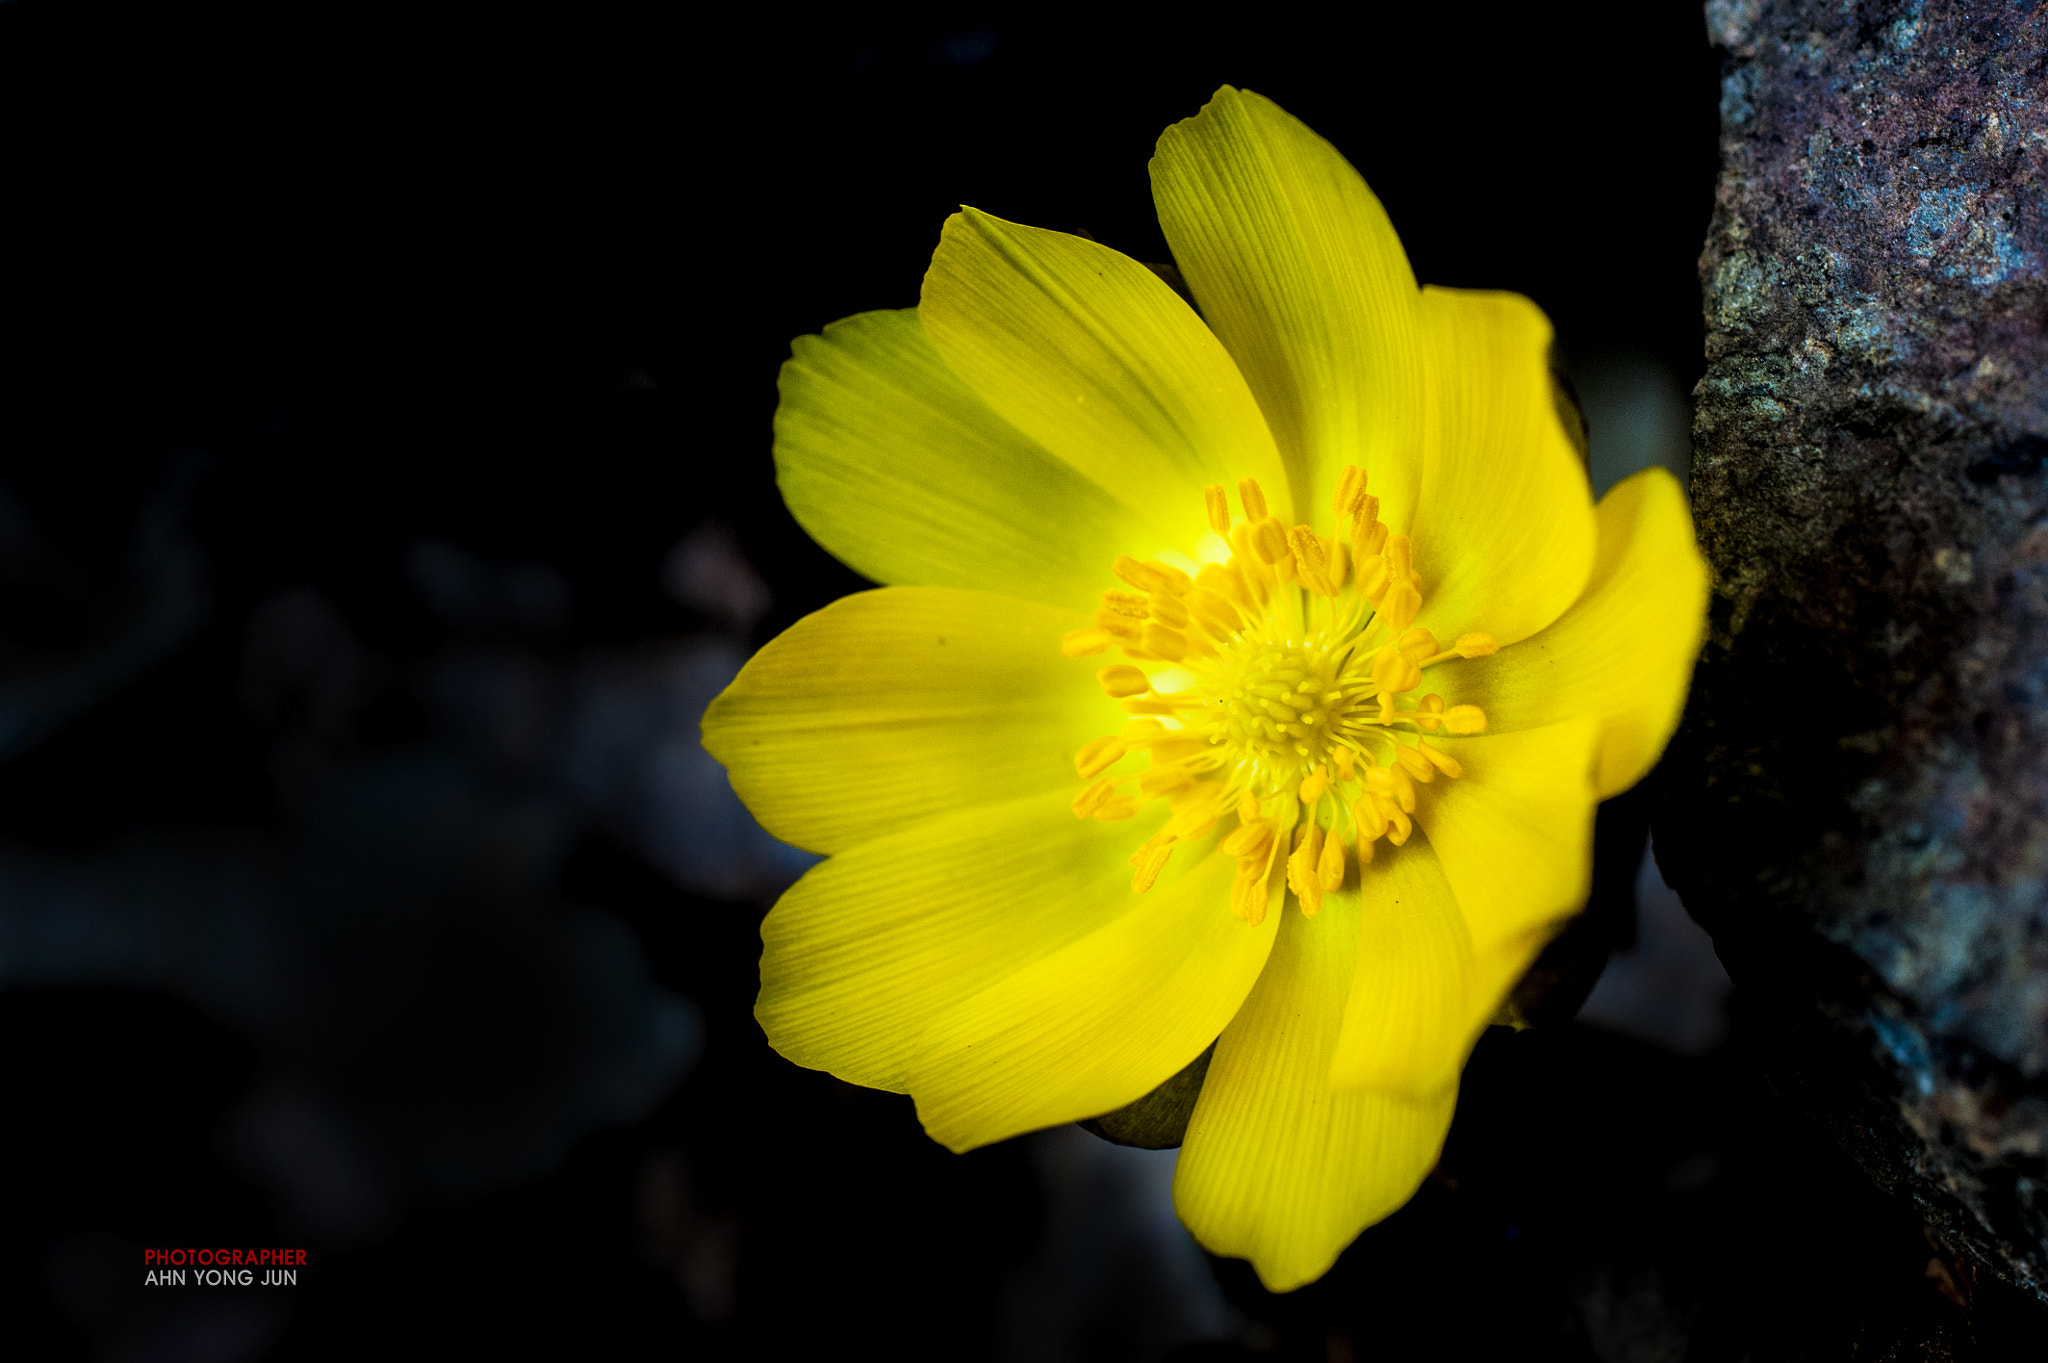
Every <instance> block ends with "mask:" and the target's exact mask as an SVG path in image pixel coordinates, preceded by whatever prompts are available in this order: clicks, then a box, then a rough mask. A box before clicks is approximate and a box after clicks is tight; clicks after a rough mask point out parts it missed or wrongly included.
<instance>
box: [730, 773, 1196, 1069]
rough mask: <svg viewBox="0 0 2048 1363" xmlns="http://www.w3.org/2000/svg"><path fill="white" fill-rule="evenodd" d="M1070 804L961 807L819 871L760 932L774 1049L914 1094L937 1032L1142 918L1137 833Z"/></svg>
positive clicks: (758, 1008) (1047, 798) (1042, 799)
mask: <svg viewBox="0 0 2048 1363" xmlns="http://www.w3.org/2000/svg"><path fill="white" fill-rule="evenodd" d="M1070 798H1071V796H1070V793H1069V792H1067V791H1064V790H1060V791H1054V792H1052V793H1051V794H1050V795H1032V796H1028V797H1026V798H1024V799H1021V800H1012V801H1010V802H1008V803H1006V804H1000V805H990V806H985V807H983V808H980V809H971V810H961V811H959V812H957V813H954V814H949V815H946V816H943V817H941V818H936V819H931V820H927V821H926V822H924V823H921V824H917V825H915V826H913V827H910V828H907V829H904V830H903V831H901V832H898V833H893V834H891V835H889V836H887V837H883V838H877V839H876V840H874V841H872V842H867V843H863V844H861V845H860V846H859V847H856V848H854V849H852V850H851V851H847V852H841V853H840V854H839V855H837V856H835V857H833V858H831V859H830V860H828V861H826V862H825V863H824V864H823V865H821V866H818V867H815V868H813V869H812V870H811V872H810V873H809V874H808V875H806V876H805V877H804V878H803V879H802V880H800V881H798V882H797V883H796V885H795V886H794V887H793V888H791V889H790V891H789V892H788V893H787V894H785V895H783V896H782V899H781V901H780V902H778V903H777V904H776V906H775V908H774V909H773V910H772V911H770V913H769V914H768V917H767V918H766V919H765V920H764V921H763V922H762V924H761V940H762V943H763V948H764V949H763V951H762V953H761V995H760V998H759V1000H758V1001H757V1002H756V1003H755V1005H754V1016H755V1018H756V1019H758V1020H759V1022H760V1024H761V1030H762V1031H764V1032H766V1033H767V1034H768V1042H769V1044H770V1045H772V1046H774V1047H775V1049H776V1050H778V1051H780V1052H781V1053H782V1054H783V1055H785V1056H787V1057H788V1058H789V1059H791V1060H793V1061H795V1062H796V1063H797V1064H799V1065H804V1066H808V1067H809V1068H811V1069H820V1070H829V1071H831V1072H832V1073H833V1074H836V1075H838V1076H839V1077H840V1078H841V1079H845V1080H848V1081H850V1082H852V1083H856V1084H865V1085H867V1086H868V1087H870V1088H885V1089H893V1090H895V1091H897V1092H899V1093H900V1092H906V1091H908V1089H909V1087H910V1065H911V1060H912V1058H913V1057H914V1056H915V1055H916V1053H917V1048H918V1037H919V1034H920V1033H921V1032H922V1031H923V1029H924V1027H925V1025H926V1024H927V1023H929V1022H930V1021H932V1020H933V1019H934V1018H936V1017H938V1016H940V1015H941V1014H944V1013H946V1012H947V1011H949V1010H950V1009H952V1008H954V1007H955V1006H957V1005H958V1004H959V1003H960V1002H961V1001H962V1000H963V999H966V998H970V997H972V996H973V995H974V994H976V993H978V992H979V991H980V990H982V989H984V988H987V987H988V986H989V985H992V984H995V983H997V982H998V981H1000V980H1002V979H1003V978H1005V977H1006V976H1009V975H1012V974H1014V973H1016V972H1017V971H1018V970H1021V969H1023V968H1024V967H1025V966H1027V965H1030V964H1031V963H1032V962H1033V961H1036V960H1040V959H1042V958H1044V957H1046V956H1049V955H1051V954H1052V953H1053V952H1055V951H1058V950H1059V949H1060V948H1061V947H1063V946H1065V945H1067V944H1068V943H1069V942H1072V941H1074V940H1075V939H1077V938H1079V937H1083V936H1085V935H1087V934H1088V933H1090V932H1092V931H1094V930H1095V929H1097V928H1099V927H1101V926H1102V925H1103V924H1104V923H1107V922H1110V921H1113V920H1115V919H1116V918H1117V917H1118V916H1120V915H1122V914H1123V913H1125V912H1127V911H1129V910H1130V908H1131V907H1132V905H1133V903H1134V902H1135V901H1136V899H1137V896H1136V895H1134V894H1133V893H1132V892H1131V868H1130V866H1129V865H1128V864H1127V862H1128V860H1129V857H1130V854H1131V848H1132V847H1133V846H1134V845H1135V843H1136V842H1137V841H1138V839H1137V837H1136V836H1134V834H1133V831H1132V826H1131V825H1130V824H1128V823H1123V824H1111V823H1100V822H1097V821H1095V820H1093V819H1076V818H1075V817H1074V815H1073V812H1072V811H1071V810H1070V809H1068V807H1067V805H1068V801H1069V799H1070ZM1168 869H1169V873H1170V872H1171V870H1172V867H1171V864H1170V863H1169V868H1168ZM1161 888H1163V886H1162V887H1155V889H1154V893H1159V892H1160V889H1161Z"/></svg>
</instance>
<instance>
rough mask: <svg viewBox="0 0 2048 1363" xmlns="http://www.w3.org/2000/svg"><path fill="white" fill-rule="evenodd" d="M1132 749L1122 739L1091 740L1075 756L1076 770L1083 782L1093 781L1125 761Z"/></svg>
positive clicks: (1104, 738)
mask: <svg viewBox="0 0 2048 1363" xmlns="http://www.w3.org/2000/svg"><path fill="white" fill-rule="evenodd" d="M1129 751H1130V748H1129V746H1128V745H1127V744H1125V742H1124V741H1123V740H1122V739H1121V738H1116V737H1113V736H1104V737H1102V738H1091V739H1089V740H1088V741H1087V742H1086V743H1084V744H1082V745H1081V751H1079V752H1077V753H1075V754H1074V770H1075V771H1077V772H1079V773H1081V779H1082V780H1083V781H1092V780H1094V779H1095V778H1096V777H1098V776H1100V775H1102V773H1104V772H1106V771H1108V770H1109V769H1110V768H1111V767H1113V766H1115V765H1116V764H1117V763H1118V762H1121V761H1122V760H1123V757H1124V754H1125V753H1127V752H1129Z"/></svg>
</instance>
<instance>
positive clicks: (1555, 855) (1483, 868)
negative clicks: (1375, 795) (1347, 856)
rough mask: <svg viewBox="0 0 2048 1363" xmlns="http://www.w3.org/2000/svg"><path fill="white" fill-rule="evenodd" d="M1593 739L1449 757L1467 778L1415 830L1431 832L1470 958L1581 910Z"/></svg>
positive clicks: (1572, 736)
mask: <svg viewBox="0 0 2048 1363" xmlns="http://www.w3.org/2000/svg"><path fill="white" fill-rule="evenodd" d="M1598 737H1599V729H1598V726H1597V725H1596V723H1595V722H1594V721H1593V720H1591V719H1575V720H1567V721H1565V722H1563V723H1560V724H1550V725H1546V726H1544V727H1543V728H1541V729H1524V730H1521V731H1520V732H1517V733H1509V734H1488V735H1486V736H1485V737H1482V738H1471V739H1466V740H1464V741H1463V742H1459V743H1457V745H1456V746H1455V747H1452V748H1451V749H1450V750H1451V751H1452V752H1453V753H1455V754H1456V756H1457V759H1458V761H1459V762H1460V763H1462V764H1463V766H1464V769H1465V774H1464V775H1463V776H1461V777H1459V778H1458V779H1457V780H1455V781H1448V782H1444V783H1442V785H1441V786H1439V787H1433V789H1435V790H1436V791H1437V793H1436V795H1435V797H1434V799H1433V800H1432V802H1431V803H1430V804H1428V805H1427V806H1425V807H1424V808H1423V809H1421V810H1419V811H1417V814H1416V822H1417V823H1419V824H1421V825H1422V826H1423V827H1424V828H1425V829H1426V830H1427V831H1428V835H1429V842H1430V846H1432V847H1433V848H1435V849H1436V855H1437V860H1438V862H1439V863H1440V864H1441V865H1442V866H1443V873H1444V879H1445V880H1446V881H1448V882H1449V884H1450V887H1451V890H1452V892H1453V893H1454V894H1456V895H1457V897H1458V907H1459V909H1460V910H1461V911H1462V912H1463V914H1464V918H1465V928H1466V930H1467V931H1468V932H1470V933H1471V935H1472V947H1473V949H1474V950H1475V951H1480V952H1483V951H1488V950H1491V949H1492V948H1494V947H1497V946H1499V945H1501V944H1502V943H1503V942H1506V941H1508V940H1509V939H1511V938H1517V937H1521V936H1524V935H1526V934H1528V933H1531V932H1533V931H1535V930H1536V929H1538V928H1540V927H1542V926H1543V925H1544V924H1546V923H1551V922H1554V921H1555V920H1557V919H1560V918H1563V917H1566V916H1568V915H1570V914H1572V913H1574V912H1576V911H1577V910H1578V908H1579V907H1580V905H1582V904H1584V903H1585V902H1586V891H1587V890H1588V889H1589V888H1590V886H1591V877H1592V865H1593V806H1594V803H1595V796H1594V793H1593V757H1594V753H1595V751H1596V747H1595V745H1596V743H1597V741H1598ZM1446 746H1449V745H1446ZM1403 850H1405V849H1403Z"/></svg>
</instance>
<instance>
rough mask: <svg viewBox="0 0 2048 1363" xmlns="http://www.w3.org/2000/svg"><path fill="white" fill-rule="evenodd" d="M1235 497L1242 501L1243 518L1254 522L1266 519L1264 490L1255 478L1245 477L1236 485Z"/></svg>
mask: <svg viewBox="0 0 2048 1363" xmlns="http://www.w3.org/2000/svg"><path fill="white" fill-rule="evenodd" d="M1237 499H1238V500H1239V501H1240V502H1243V503H1244V518H1245V519H1246V520H1248V521H1252V522H1254V523H1256V522H1258V521H1262V520H1264V519H1266V492H1265V489H1264V488H1261V487H1260V486H1259V480H1258V479H1256V478H1247V479H1245V480H1244V481H1243V482H1241V483H1239V484H1238V485H1237Z"/></svg>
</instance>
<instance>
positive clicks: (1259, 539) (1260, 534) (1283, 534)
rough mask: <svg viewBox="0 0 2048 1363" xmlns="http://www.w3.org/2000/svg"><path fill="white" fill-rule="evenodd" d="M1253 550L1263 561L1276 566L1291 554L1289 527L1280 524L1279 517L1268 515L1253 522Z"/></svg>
mask: <svg viewBox="0 0 2048 1363" xmlns="http://www.w3.org/2000/svg"><path fill="white" fill-rule="evenodd" d="M1252 552H1253V553H1255V554H1257V555H1258V556H1259V558H1260V560H1261V561H1263V562H1266V563H1270V564H1273V565H1275V566H1276V567H1277V566H1278V565H1279V563H1280V561H1281V560H1282V559H1285V558H1288V557H1290V556H1291V555H1290V553H1289V551H1288V547H1287V529H1286V527H1284V526H1283V525H1281V524H1280V521H1279V518H1278V517H1275V516H1268V517H1266V518H1265V519H1264V520H1259V521H1253V522H1252Z"/></svg>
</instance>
